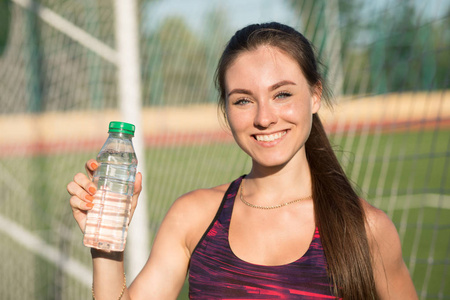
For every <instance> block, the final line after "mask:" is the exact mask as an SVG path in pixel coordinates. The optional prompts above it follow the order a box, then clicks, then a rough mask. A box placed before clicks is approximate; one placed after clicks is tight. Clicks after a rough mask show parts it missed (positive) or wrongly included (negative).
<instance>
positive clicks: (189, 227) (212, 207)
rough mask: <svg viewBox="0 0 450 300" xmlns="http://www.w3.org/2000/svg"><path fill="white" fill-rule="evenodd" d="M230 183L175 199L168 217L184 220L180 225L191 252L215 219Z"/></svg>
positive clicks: (199, 190)
mask: <svg viewBox="0 0 450 300" xmlns="http://www.w3.org/2000/svg"><path fill="white" fill-rule="evenodd" d="M229 185H230V184H229V183H228V184H223V185H219V186H216V187H212V188H207V189H197V190H193V191H191V192H188V193H186V194H184V195H182V196H181V197H179V198H178V199H177V200H175V202H174V203H173V205H172V207H171V208H170V210H169V212H168V214H167V216H166V218H169V219H172V220H175V221H176V222H177V223H178V222H182V226H178V227H179V228H180V229H182V231H183V233H184V234H183V235H184V237H185V243H186V247H187V248H188V249H189V251H190V253H192V251H193V250H194V248H195V246H196V245H197V243H198V241H199V240H200V238H201V237H202V235H203V233H204V232H205V231H206V229H207V228H208V226H209V225H210V223H211V222H212V221H213V219H214V217H215V215H216V213H217V211H218V209H219V207H220V203H221V202H222V199H223V197H224V194H225V192H226V190H227V188H228V186H229Z"/></svg>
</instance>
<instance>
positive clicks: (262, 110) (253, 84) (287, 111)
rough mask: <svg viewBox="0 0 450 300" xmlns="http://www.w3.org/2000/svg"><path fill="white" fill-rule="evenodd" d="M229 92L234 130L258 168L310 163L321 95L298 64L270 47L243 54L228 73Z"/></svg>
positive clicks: (238, 140) (231, 126)
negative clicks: (301, 161) (314, 118)
mask: <svg viewBox="0 0 450 300" xmlns="http://www.w3.org/2000/svg"><path fill="white" fill-rule="evenodd" d="M225 90H226V101H225V105H226V115H227V120H228V122H229V125H230V128H231V131H232V133H233V136H234V138H235V140H236V142H237V143H238V145H239V146H240V147H241V148H242V149H243V150H244V151H245V152H246V153H247V154H248V155H250V156H251V157H252V159H253V163H254V164H255V163H257V164H259V165H262V166H266V167H275V166H282V165H284V164H286V163H288V162H290V161H291V160H292V159H295V160H297V159H302V158H305V151H304V147H303V145H304V144H305V142H306V140H307V139H308V136H309V133H310V131H311V124H312V115H313V114H314V113H316V112H317V111H318V110H319V108H320V96H321V95H320V88H316V89H312V88H311V87H310V86H309V85H308V83H307V81H306V78H305V77H304V75H303V73H302V71H301V69H300V67H299V65H298V63H297V62H296V61H295V60H294V59H292V58H291V57H290V56H289V55H287V54H285V53H284V52H282V51H281V50H279V49H278V48H276V47H271V46H260V47H258V48H257V49H256V50H252V51H247V52H243V53H241V54H239V56H238V57H237V58H236V60H235V61H234V62H233V63H232V64H231V65H230V67H229V68H228V70H227V71H226V73H225ZM312 90H315V91H316V92H314V93H312Z"/></svg>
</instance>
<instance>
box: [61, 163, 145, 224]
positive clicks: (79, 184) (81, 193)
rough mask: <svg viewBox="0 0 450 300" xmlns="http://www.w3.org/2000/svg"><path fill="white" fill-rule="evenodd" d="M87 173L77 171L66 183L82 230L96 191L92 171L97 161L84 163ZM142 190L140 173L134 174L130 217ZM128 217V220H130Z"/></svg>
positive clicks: (75, 216)
mask: <svg viewBox="0 0 450 300" xmlns="http://www.w3.org/2000/svg"><path fill="white" fill-rule="evenodd" d="M85 168H86V173H87V175H85V174H83V173H78V174H76V175H75V176H74V178H73V181H71V182H70V183H69V184H68V185H67V191H68V192H69V194H70V195H71V196H72V197H71V198H70V206H71V207H72V213H73V217H74V218H75V220H76V221H77V223H78V226H79V227H80V229H81V231H84V227H85V225H86V214H87V211H88V210H90V209H92V207H93V203H92V201H93V200H94V194H95V192H96V191H97V189H96V187H95V184H94V183H93V182H92V177H93V176H94V171H95V170H96V169H97V168H98V162H97V161H96V160H94V159H90V160H88V161H87V162H86V165H85ZM141 190H142V174H141V173H137V174H136V181H135V183H134V193H133V198H132V202H131V217H132V216H133V213H134V211H135V209H136V206H137V201H138V197H139V194H140V193H141ZM131 217H130V220H131Z"/></svg>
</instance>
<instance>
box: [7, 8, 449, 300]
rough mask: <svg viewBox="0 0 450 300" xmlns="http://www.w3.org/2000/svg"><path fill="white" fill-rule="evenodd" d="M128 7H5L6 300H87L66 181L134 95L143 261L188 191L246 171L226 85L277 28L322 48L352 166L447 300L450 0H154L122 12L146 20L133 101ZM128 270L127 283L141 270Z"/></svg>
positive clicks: (419, 277)
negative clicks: (232, 64)
mask: <svg viewBox="0 0 450 300" xmlns="http://www.w3.org/2000/svg"><path fill="white" fill-rule="evenodd" d="M123 1H125V0H123ZM120 2H121V0H117V1H116V2H114V1H107V0H98V1H74V0H67V1H58V0H41V1H34V0H11V1H8V0H0V128H2V134H1V135H0V190H1V191H2V196H3V197H2V200H1V201H0V203H1V205H0V255H1V257H3V258H4V259H3V262H2V264H0V274H1V277H2V281H1V283H0V298H1V299H80V298H82V299H84V298H89V297H90V293H91V288H90V285H91V282H92V273H91V272H92V271H91V261H90V255H89V251H87V249H86V248H85V247H84V246H83V245H82V234H81V232H80V230H79V229H78V228H77V226H76V224H75V222H74V220H73V218H72V212H71V209H70V206H69V203H68V201H69V195H68V193H67V191H66V185H67V183H68V182H70V181H71V180H72V178H73V176H74V175H75V173H77V172H84V167H83V166H84V163H85V161H87V160H88V159H90V158H93V157H95V155H96V153H97V152H98V151H99V149H100V148H101V146H102V144H103V142H104V140H105V139H106V137H107V133H106V132H107V126H108V123H109V121H111V120H121V119H124V118H125V117H124V110H126V109H128V107H127V105H128V104H129V103H131V100H130V99H131V98H132V97H134V96H132V95H136V89H137V90H138V91H137V94H138V102H139V103H138V104H139V105H137V106H135V107H136V110H137V111H134V112H132V114H133V113H134V114H136V116H137V117H136V118H138V119H139V122H138V123H139V124H141V125H140V126H139V127H137V128H136V136H137V137H138V139H139V141H140V142H139V143H142V146H141V147H142V152H141V153H140V157H139V159H140V164H139V168H140V171H142V172H144V173H145V177H144V186H145V189H146V193H145V195H144V196H143V197H141V199H140V202H141V204H140V206H139V208H141V209H142V215H141V223H139V222H138V224H139V225H138V224H134V223H135V222H134V221H135V220H133V222H132V225H131V226H132V227H131V229H130V230H133V231H134V233H135V234H134V237H133V238H132V241H130V244H134V245H140V246H139V247H140V249H141V250H140V251H141V252H140V253H139V255H136V257H139V258H140V257H142V253H144V254H145V255H148V253H149V251H150V250H149V249H150V245H151V242H152V240H153V238H154V235H155V232H156V230H157V229H158V226H159V224H160V223H161V221H162V218H163V217H164V215H165V213H166V212H167V210H168V209H169V207H170V205H171V204H172V203H173V201H174V200H175V199H176V198H177V197H179V196H180V195H182V194H184V193H186V192H188V191H190V190H193V189H197V188H204V187H211V186H214V185H218V184H222V183H226V182H230V181H231V180H233V179H235V178H237V177H238V176H240V175H242V174H244V173H247V172H249V168H250V166H251V161H250V160H249V158H248V157H247V156H246V155H245V154H244V153H243V152H242V151H241V150H240V149H239V148H238V146H236V145H235V143H234V142H233V138H232V136H231V134H230V132H229V130H228V129H227V127H226V125H225V122H224V121H223V119H222V117H221V116H220V113H219V112H218V110H217V107H216V103H217V92H216V90H215V88H214V84H213V77H214V72H215V66H216V63H217V60H218V58H219V55H220V53H221V51H222V49H223V47H224V44H225V43H226V41H227V40H228V39H229V37H230V36H231V35H232V34H233V33H234V32H235V31H236V30H237V29H239V28H240V27H242V26H244V25H246V24H249V23H255V22H258V23H260V22H268V21H279V22H282V23H286V24H288V25H291V26H293V27H295V28H296V29H298V30H299V31H301V32H303V33H304V34H305V35H306V36H307V37H308V38H309V39H310V40H311V41H312V42H313V43H314V45H315V46H316V50H317V52H318V53H319V54H320V57H321V59H322V61H323V63H324V66H325V67H324V69H323V71H324V73H325V75H326V77H327V80H328V82H329V84H330V86H331V88H332V90H333V92H334V96H335V102H336V105H335V107H334V109H333V110H330V109H328V108H326V107H324V108H322V109H321V111H320V115H321V119H322V120H323V121H324V124H325V126H326V130H327V132H328V134H329V136H330V139H331V141H332V144H333V145H334V147H335V149H336V153H337V155H338V157H339V159H340V161H341V162H342V164H343V166H344V168H345V170H346V172H347V174H348V176H349V177H350V178H351V180H352V181H353V182H354V184H355V186H356V187H357V189H358V190H359V191H360V193H361V195H362V197H364V198H366V199H367V200H368V201H369V202H370V203H372V204H373V205H375V206H377V207H379V208H381V209H382V210H384V211H385V212H386V213H387V214H388V215H389V217H390V218H391V219H392V220H393V222H394V224H395V225H396V227H397V229H398V232H399V235H400V238H401V242H402V245H403V256H404V260H405V262H406V264H407V266H408V269H409V271H410V273H411V276H412V278H413V282H414V285H415V287H416V290H417V292H418V294H419V297H420V299H450V285H449V284H448V282H449V281H450V270H449V254H450V176H449V174H450V171H449V170H450V168H449V166H450V93H449V91H448V82H449V70H450V54H449V53H450V51H449V44H450V32H449V30H448V28H450V17H449V12H450V10H449V6H450V5H449V3H448V1H437V0H431V1H426V3H425V2H423V3H422V2H420V1H412V0H410V1H362V0H353V1H341V0H330V1H325V0H320V1H308V0H298V1H297V0H284V1H272V0H251V1H250V0H249V1H219V0H211V1H198V0H186V1H176V0H167V1H151V0H141V1H138V2H137V10H136V15H134V16H130V15H129V14H127V15H126V16H124V17H125V18H128V19H130V18H131V19H132V20H134V22H136V24H137V25H138V27H137V29H136V30H134V31H133V32H127V33H125V34H129V35H133V36H136V38H137V41H138V43H137V46H138V49H137V50H138V51H137V52H135V53H136V54H137V55H138V56H137V60H136V62H137V65H135V67H137V68H135V69H134V72H138V73H134V74H138V80H139V85H137V88H134V91H131V92H128V93H127V92H124V91H126V88H127V83H124V82H123V81H124V80H126V77H127V76H126V74H128V73H125V72H126V70H128V69H126V68H128V67H129V66H127V64H129V65H132V64H133V62H132V61H131V60H130V61H129V62H127V61H125V63H120V59H121V55H123V52H122V51H126V50H127V47H128V46H129V45H128V44H127V43H126V45H119V46H120V47H119V46H117V39H118V37H119V35H120V34H119V33H118V31H120V28H118V27H123V26H127V25H126V22H125V23H124V24H125V25H120V26H118V25H117V24H122V23H118V22H119V19H120V18H121V17H123V16H121V15H120V13H121V11H120V9H119V10H118V9H116V6H115V5H119V4H118V3H120ZM130 2H131V1H130ZM114 3H116V4H114ZM122 29H123V28H122ZM123 49H125V50H123ZM125 57H126V56H125ZM122 58H123V57H122ZM124 69H126V70H125V71H124ZM124 74H125V75H124ZM124 78H125V79H124ZM128 88H129V87H128ZM133 93H134V94H133ZM127 97H128V98H127ZM130 105H131V104H130ZM124 106H125V107H126V108H124ZM125 115H126V114H125ZM130 121H131V122H133V120H130ZM144 204H145V205H144ZM142 224H144V225H142ZM139 236H140V237H141V238H140V237H139ZM143 236H145V237H143ZM142 245H143V247H144V248H142ZM139 247H138V246H136V247H133V246H130V249H127V260H131V258H130V256H131V257H134V256H133V254H130V252H131V253H132V250H131V249H132V248H139ZM128 250H129V251H128ZM144 263H145V260H144V259H140V264H141V265H143V264H144ZM127 265H128V268H129V270H127V272H129V273H130V274H131V275H130V276H128V275H127V277H128V278H129V283H130V282H131V280H132V278H133V277H134V276H135V275H136V273H137V271H138V270H137V268H138V267H139V263H138V264H137V266H136V264H133V263H129V264H127ZM186 291H187V285H185V287H184V288H183V291H182V294H181V295H180V299H184V298H186V297H187V296H186V293H187V292H186Z"/></svg>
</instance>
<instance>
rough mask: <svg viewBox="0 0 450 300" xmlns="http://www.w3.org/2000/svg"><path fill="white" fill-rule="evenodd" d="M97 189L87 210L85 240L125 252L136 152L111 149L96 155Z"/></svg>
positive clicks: (85, 241) (93, 245) (106, 248)
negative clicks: (98, 163)
mask: <svg viewBox="0 0 450 300" xmlns="http://www.w3.org/2000/svg"><path fill="white" fill-rule="evenodd" d="M97 160H98V161H99V162H100V165H99V167H98V169H97V171H96V172H95V174H94V179H93V181H94V183H95V184H96V186H97V192H96V193H95V195H94V200H93V203H94V207H93V208H92V209H91V210H90V211H89V212H88V215H87V221H86V228H85V234H84V241H83V243H84V244H85V245H86V246H88V247H94V248H98V249H102V250H106V251H123V250H124V248H125V243H126V237H127V231H128V223H129V220H130V212H131V197H132V195H133V190H134V180H135V174H136V162H137V161H136V156H135V154H134V153H129V152H125V153H119V152H113V151H108V152H105V153H100V154H99V156H98V157H97Z"/></svg>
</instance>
